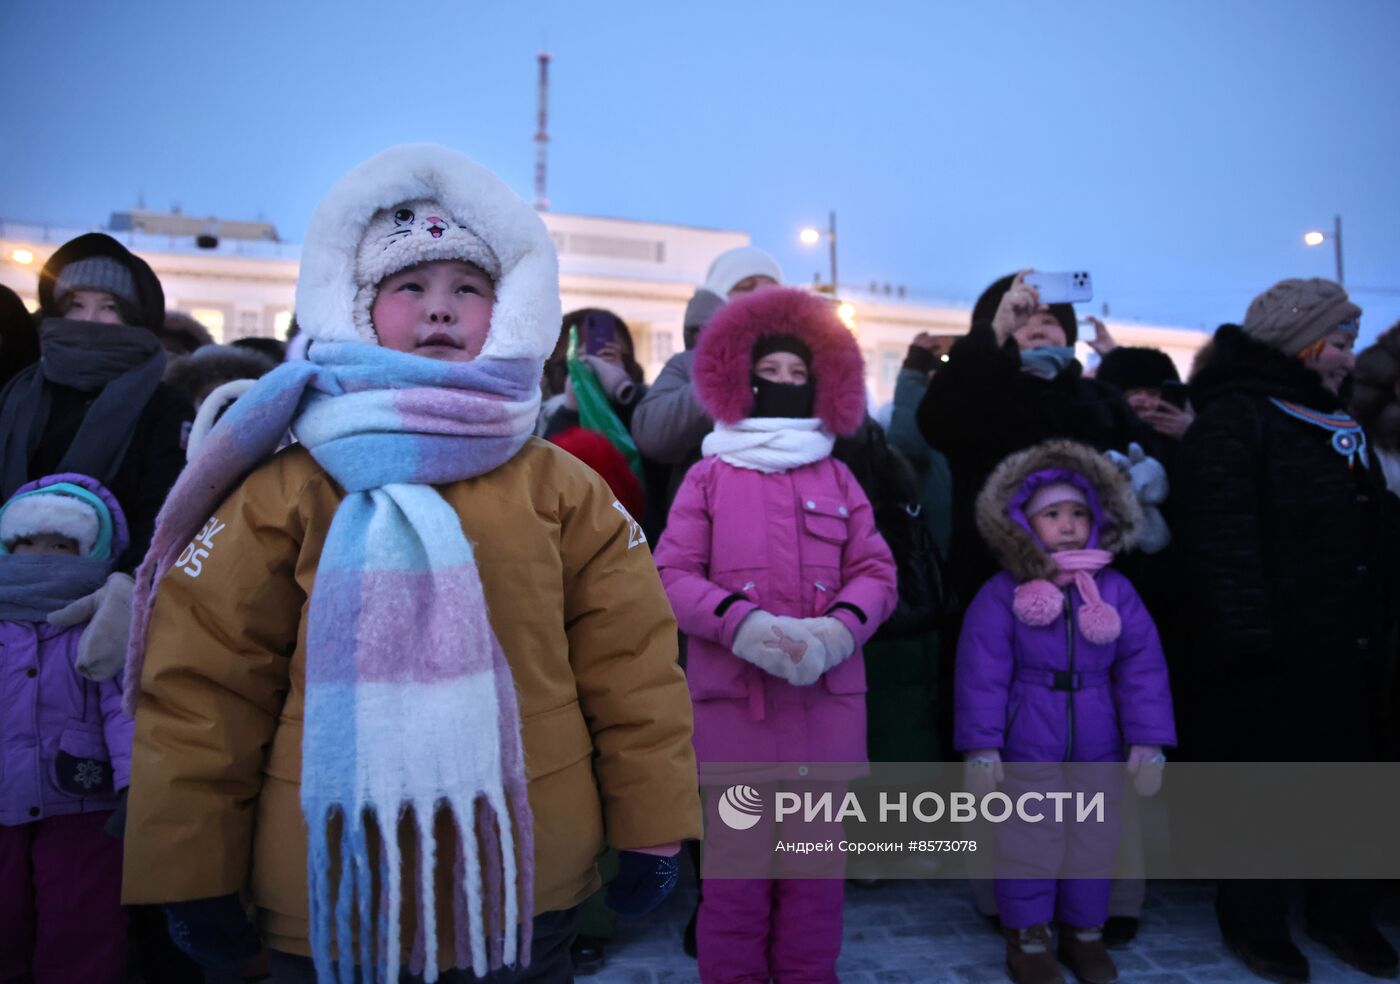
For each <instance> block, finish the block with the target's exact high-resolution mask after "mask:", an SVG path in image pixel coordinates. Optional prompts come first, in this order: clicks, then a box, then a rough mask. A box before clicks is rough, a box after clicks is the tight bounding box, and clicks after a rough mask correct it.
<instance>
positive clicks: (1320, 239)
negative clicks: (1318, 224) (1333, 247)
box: [1303, 231, 1327, 246]
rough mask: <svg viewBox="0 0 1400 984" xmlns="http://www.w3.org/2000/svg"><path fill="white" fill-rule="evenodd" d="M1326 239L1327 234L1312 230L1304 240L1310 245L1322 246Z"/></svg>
mask: <svg viewBox="0 0 1400 984" xmlns="http://www.w3.org/2000/svg"><path fill="white" fill-rule="evenodd" d="M1326 240H1327V237H1326V236H1325V235H1323V234H1322V233H1320V232H1316V231H1314V232H1310V233H1308V234H1307V235H1305V236H1304V237H1303V242H1305V243H1307V244H1308V245H1309V246H1321V245H1322V244H1323V243H1324V242H1325V241H1326Z"/></svg>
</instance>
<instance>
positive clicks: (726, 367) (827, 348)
mask: <svg viewBox="0 0 1400 984" xmlns="http://www.w3.org/2000/svg"><path fill="white" fill-rule="evenodd" d="M765 335H794V336H796V337H797V338H800V339H801V340H802V341H803V342H804V343H806V345H807V346H808V348H810V349H811V350H812V365H811V370H812V376H813V378H814V379H815V380H816V385H817V399H816V416H817V417H819V418H820V419H821V422H822V424H823V426H825V427H826V429H827V430H829V431H830V432H831V433H833V434H853V433H855V431H856V430H857V429H859V427H860V425H861V421H863V420H864V419H865V365H864V363H863V362H862V361H861V357H860V345H859V344H858V343H857V342H856V340H855V336H853V335H852V334H851V333H850V332H849V331H848V330H847V329H846V326H845V325H843V324H842V323H841V320H840V319H839V318H838V317H836V311H835V309H834V308H833V306H832V304H831V301H829V300H827V299H826V298H823V297H820V296H818V295H816V294H812V293H809V292H807V291H804V290H797V289H795V288H792V287H769V288H767V289H764V290H756V291H754V292H753V293H751V294H744V295H742V296H740V297H737V298H735V299H734V300H732V301H729V302H728V303H727V304H725V305H724V307H722V308H720V309H719V311H718V312H716V314H715V316H714V317H713V318H711V319H710V321H709V322H708V323H707V324H706V325H705V328H704V330H703V331H701V332H700V341H699V343H698V344H697V345H696V348H695V363H694V365H693V366H692V368H691V379H692V380H693V381H694V383H695V395H696V397H697V398H698V399H699V400H700V405H701V406H702V407H704V408H705V412H706V413H708V414H709V415H710V416H711V417H713V418H714V419H715V420H717V421H718V422H720V423H722V424H735V423H738V422H739V421H741V420H743V419H744V418H746V417H747V416H749V414H750V412H751V411H752V410H753V389H752V388H751V387H750V385H749V374H750V371H751V370H752V367H753V347H754V343H755V342H757V341H758V340H759V339H760V338H762V337H764V336H765Z"/></svg>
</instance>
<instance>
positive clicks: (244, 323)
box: [238, 311, 262, 338]
mask: <svg viewBox="0 0 1400 984" xmlns="http://www.w3.org/2000/svg"><path fill="white" fill-rule="evenodd" d="M261 329H262V312H261V311H239V312H238V334H239V336H240V337H242V338H248V337H250V336H253V335H261V334H262V330H261Z"/></svg>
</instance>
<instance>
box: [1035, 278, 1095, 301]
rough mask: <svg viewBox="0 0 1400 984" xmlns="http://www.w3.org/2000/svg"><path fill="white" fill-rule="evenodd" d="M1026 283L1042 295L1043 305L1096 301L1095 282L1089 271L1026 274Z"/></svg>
mask: <svg viewBox="0 0 1400 984" xmlns="http://www.w3.org/2000/svg"><path fill="white" fill-rule="evenodd" d="M1024 282H1025V283H1028V284H1030V285H1031V286H1032V287H1034V288H1035V289H1036V293H1038V294H1039V295H1040V303H1041V304H1078V303H1080V302H1082V301H1092V300H1093V299H1094V280H1093V278H1092V277H1090V276H1089V274H1088V272H1087V271H1084V270H1078V271H1075V272H1073V273H1041V272H1039V271H1036V272H1035V273H1028V274H1026V279H1025V281H1024Z"/></svg>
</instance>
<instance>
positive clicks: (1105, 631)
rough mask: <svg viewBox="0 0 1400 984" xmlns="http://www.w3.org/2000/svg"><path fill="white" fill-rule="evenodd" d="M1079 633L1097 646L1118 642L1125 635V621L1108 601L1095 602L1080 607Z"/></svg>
mask: <svg viewBox="0 0 1400 984" xmlns="http://www.w3.org/2000/svg"><path fill="white" fill-rule="evenodd" d="M1079 631H1080V632H1081V633H1083V635H1084V638H1085V639H1088V640H1089V641H1090V642H1092V643H1093V644H1094V645H1096V646H1106V645H1108V644H1109V643H1110V642H1117V641H1118V637H1119V636H1120V635H1122V633H1123V619H1122V618H1120V617H1119V615H1118V610H1117V609H1115V608H1114V607H1113V606H1112V605H1110V604H1109V603H1108V602H1106V601H1093V602H1089V603H1087V604H1084V605H1081V606H1080V607H1079Z"/></svg>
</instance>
